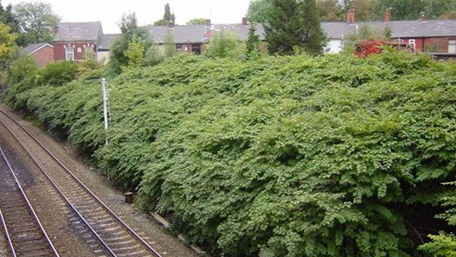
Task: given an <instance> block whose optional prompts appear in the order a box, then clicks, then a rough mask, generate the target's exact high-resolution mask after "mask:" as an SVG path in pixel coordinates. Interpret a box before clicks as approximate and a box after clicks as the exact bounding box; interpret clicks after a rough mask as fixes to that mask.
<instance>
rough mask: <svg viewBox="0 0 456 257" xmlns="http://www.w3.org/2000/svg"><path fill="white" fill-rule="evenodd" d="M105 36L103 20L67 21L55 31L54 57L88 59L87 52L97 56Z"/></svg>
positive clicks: (58, 58)
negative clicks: (100, 43) (98, 48)
mask: <svg viewBox="0 0 456 257" xmlns="http://www.w3.org/2000/svg"><path fill="white" fill-rule="evenodd" d="M102 36H103V29H102V27H101V22H65V23H60V24H59V25H58V26H57V27H56V28H55V31H54V59H55V60H74V61H80V60H84V59H86V55H87V54H94V55H95V56H94V57H95V58H97V47H98V44H99V41H100V38H101V37H102Z"/></svg>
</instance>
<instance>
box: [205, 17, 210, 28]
mask: <svg viewBox="0 0 456 257" xmlns="http://www.w3.org/2000/svg"><path fill="white" fill-rule="evenodd" d="M206 26H208V27H209V26H211V20H209V19H207V20H206Z"/></svg>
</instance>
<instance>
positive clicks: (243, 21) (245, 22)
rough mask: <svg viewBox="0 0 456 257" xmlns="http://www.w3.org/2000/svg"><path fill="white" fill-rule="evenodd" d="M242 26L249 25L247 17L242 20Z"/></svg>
mask: <svg viewBox="0 0 456 257" xmlns="http://www.w3.org/2000/svg"><path fill="white" fill-rule="evenodd" d="M242 25H244V26H246V25H247V18H246V17H244V18H242Z"/></svg>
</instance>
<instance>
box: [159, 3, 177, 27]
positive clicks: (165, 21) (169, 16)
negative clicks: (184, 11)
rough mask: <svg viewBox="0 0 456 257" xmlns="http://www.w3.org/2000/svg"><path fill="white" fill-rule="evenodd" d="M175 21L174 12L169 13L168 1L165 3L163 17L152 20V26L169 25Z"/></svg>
mask: <svg viewBox="0 0 456 257" xmlns="http://www.w3.org/2000/svg"><path fill="white" fill-rule="evenodd" d="M175 23H176V16H174V13H171V7H170V6H169V3H167V4H165V12H164V14H163V18H162V19H161V20H158V21H156V22H154V26H169V25H174V24H175Z"/></svg>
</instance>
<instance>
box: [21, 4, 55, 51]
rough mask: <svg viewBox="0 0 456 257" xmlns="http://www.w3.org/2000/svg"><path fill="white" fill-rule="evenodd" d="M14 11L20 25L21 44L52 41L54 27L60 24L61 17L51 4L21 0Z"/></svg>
mask: <svg viewBox="0 0 456 257" xmlns="http://www.w3.org/2000/svg"><path fill="white" fill-rule="evenodd" d="M13 13H14V17H15V18H16V19H17V21H18V23H19V27H20V32H21V33H20V37H19V41H20V42H19V44H20V45H22V46H26V45H29V44H34V43H41V42H48V43H52V39H53V37H54V27H55V26H57V25H58V24H59V22H60V18H59V16H58V15H56V14H55V13H54V11H53V10H52V6H51V5H50V4H48V3H44V2H33V3H28V2H21V3H18V4H16V5H14V7H13Z"/></svg>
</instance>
